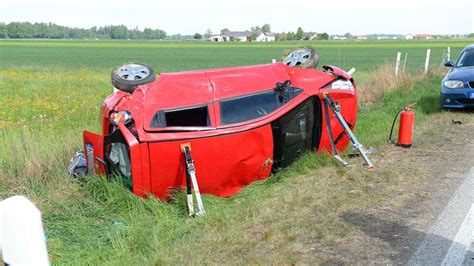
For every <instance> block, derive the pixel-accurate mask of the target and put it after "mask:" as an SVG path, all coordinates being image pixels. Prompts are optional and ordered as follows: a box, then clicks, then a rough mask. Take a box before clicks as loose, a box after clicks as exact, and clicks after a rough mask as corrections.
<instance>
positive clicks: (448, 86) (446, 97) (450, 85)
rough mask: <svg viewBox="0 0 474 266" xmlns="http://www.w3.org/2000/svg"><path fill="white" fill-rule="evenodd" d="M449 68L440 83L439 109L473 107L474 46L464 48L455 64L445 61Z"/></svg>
mask: <svg viewBox="0 0 474 266" xmlns="http://www.w3.org/2000/svg"><path fill="white" fill-rule="evenodd" d="M444 65H445V66H447V67H451V70H450V71H449V72H448V74H446V76H445V77H444V78H443V81H442V82H441V107H442V108H445V109H448V108H467V107H474V44H472V45H469V46H466V47H465V48H464V49H463V50H462V51H461V54H460V55H459V57H458V59H457V60H456V63H453V62H452V61H446V63H444Z"/></svg>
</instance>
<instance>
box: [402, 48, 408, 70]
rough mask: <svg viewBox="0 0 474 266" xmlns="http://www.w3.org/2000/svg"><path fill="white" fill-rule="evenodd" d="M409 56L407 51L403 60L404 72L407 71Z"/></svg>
mask: <svg viewBox="0 0 474 266" xmlns="http://www.w3.org/2000/svg"><path fill="white" fill-rule="evenodd" d="M407 57H408V52H407V53H405V60H404V61H403V73H405V69H406V67H407Z"/></svg>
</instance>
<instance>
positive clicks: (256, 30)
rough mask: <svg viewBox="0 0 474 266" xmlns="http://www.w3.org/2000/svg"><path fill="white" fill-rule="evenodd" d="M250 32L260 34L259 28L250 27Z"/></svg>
mask: <svg viewBox="0 0 474 266" xmlns="http://www.w3.org/2000/svg"><path fill="white" fill-rule="evenodd" d="M250 31H251V32H253V33H260V32H261V31H262V29H261V28H260V27H259V26H255V27H251V28H250Z"/></svg>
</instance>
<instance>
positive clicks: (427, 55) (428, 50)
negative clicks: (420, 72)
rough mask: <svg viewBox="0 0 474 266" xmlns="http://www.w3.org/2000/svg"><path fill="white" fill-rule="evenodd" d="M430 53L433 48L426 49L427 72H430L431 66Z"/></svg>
mask: <svg viewBox="0 0 474 266" xmlns="http://www.w3.org/2000/svg"><path fill="white" fill-rule="evenodd" d="M430 54H431V49H426V60H425V73H427V72H428V67H429V66H430Z"/></svg>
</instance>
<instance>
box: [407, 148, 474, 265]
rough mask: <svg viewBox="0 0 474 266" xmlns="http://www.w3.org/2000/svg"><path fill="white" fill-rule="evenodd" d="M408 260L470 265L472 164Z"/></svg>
mask: <svg viewBox="0 0 474 266" xmlns="http://www.w3.org/2000/svg"><path fill="white" fill-rule="evenodd" d="M472 155H474V154H472ZM408 264H409V265H474V167H472V168H470V169H469V171H467V172H466V173H465V174H464V180H463V182H462V183H461V184H460V185H459V186H458V188H457V189H456V191H455V192H454V193H453V195H452V196H451V198H450V200H449V203H448V204H447V205H446V207H445V208H444V210H443V211H442V212H441V214H440V215H439V216H438V218H437V220H436V222H435V223H434V224H433V225H432V226H431V228H430V229H429V230H428V231H427V232H426V237H425V239H424V240H423V242H422V243H421V245H420V246H419V248H418V249H417V251H416V252H415V254H414V255H413V257H412V258H411V259H410V261H409V262H408Z"/></svg>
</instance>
